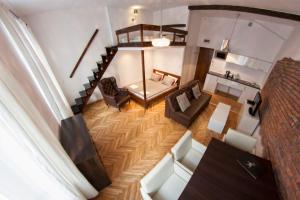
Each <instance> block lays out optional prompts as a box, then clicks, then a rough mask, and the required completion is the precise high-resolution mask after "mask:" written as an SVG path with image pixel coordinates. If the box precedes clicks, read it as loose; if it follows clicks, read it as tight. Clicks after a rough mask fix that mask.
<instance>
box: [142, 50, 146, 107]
mask: <svg viewBox="0 0 300 200" xmlns="http://www.w3.org/2000/svg"><path fill="white" fill-rule="evenodd" d="M141 58H142V72H143V89H144V104H145V106H146V105H147V96H146V77H145V73H146V72H145V52H144V50H141Z"/></svg>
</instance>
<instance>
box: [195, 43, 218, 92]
mask: <svg viewBox="0 0 300 200" xmlns="http://www.w3.org/2000/svg"><path fill="white" fill-rule="evenodd" d="M213 55H214V49H210V48H205V47H200V51H199V55H198V61H197V66H196V72H195V77H194V80H199V81H200V84H201V85H202V86H203V85H204V82H205V78H206V75H207V73H208V71H209V67H210V64H211V60H212V58H213Z"/></svg>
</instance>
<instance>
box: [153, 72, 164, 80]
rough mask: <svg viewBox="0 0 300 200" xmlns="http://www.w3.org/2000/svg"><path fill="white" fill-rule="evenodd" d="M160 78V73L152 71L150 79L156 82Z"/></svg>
mask: <svg viewBox="0 0 300 200" xmlns="http://www.w3.org/2000/svg"><path fill="white" fill-rule="evenodd" d="M161 78H162V76H161V75H160V74H156V73H152V76H151V80H153V81H156V82H158V81H160V80H161Z"/></svg>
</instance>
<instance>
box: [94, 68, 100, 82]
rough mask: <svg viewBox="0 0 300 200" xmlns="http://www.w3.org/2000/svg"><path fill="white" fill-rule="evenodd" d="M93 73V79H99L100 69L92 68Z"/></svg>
mask: <svg viewBox="0 0 300 200" xmlns="http://www.w3.org/2000/svg"><path fill="white" fill-rule="evenodd" d="M93 74H94V77H95V79H97V80H99V79H100V71H99V69H98V68H95V69H93Z"/></svg>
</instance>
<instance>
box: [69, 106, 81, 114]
mask: <svg viewBox="0 0 300 200" xmlns="http://www.w3.org/2000/svg"><path fill="white" fill-rule="evenodd" d="M71 109H72V111H73V113H74V115H76V114H79V113H81V109H80V108H79V106H77V105H73V106H71Z"/></svg>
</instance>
